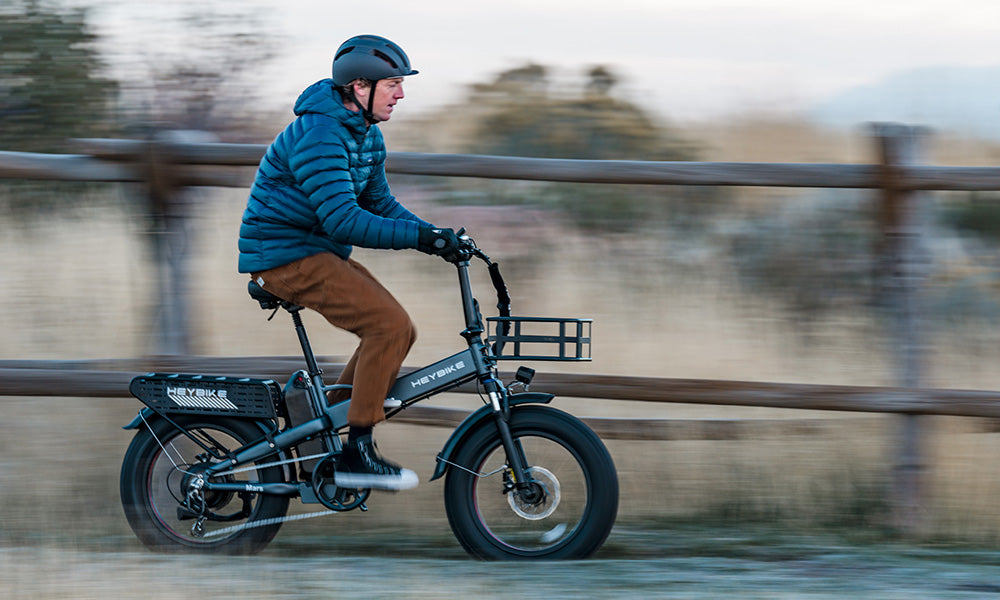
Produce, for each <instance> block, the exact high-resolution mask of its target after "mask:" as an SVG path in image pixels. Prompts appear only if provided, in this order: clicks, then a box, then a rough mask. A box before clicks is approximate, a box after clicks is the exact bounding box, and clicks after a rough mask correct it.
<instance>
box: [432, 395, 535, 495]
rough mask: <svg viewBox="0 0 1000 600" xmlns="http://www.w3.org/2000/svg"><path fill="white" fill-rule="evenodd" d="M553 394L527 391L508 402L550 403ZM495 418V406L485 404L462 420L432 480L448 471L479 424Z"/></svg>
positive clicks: (510, 398)
mask: <svg viewBox="0 0 1000 600" xmlns="http://www.w3.org/2000/svg"><path fill="white" fill-rule="evenodd" d="M554 397H555V396H553V395H552V394H540V393H535V392H525V393H523V394H514V395H512V396H509V397H508V398H507V403H508V404H509V405H510V406H516V405H518V404H528V403H534V404H548V403H549V402H551V401H552V398H554ZM492 419H493V407H491V406H484V407H482V408H480V409H479V410H477V411H476V412H474V413H472V414H471V415H469V416H468V417H466V418H465V420H464V421H462V422H461V423H460V424H459V425H458V427H456V428H455V431H453V432H452V433H451V437H449V438H448V441H447V442H445V444H444V448H443V449H442V450H441V452H438V455H437V465H436V466H435V467H434V475H432V476H431V479H430V480H431V481H434V480H435V479H438V478H440V477H442V476H443V475H444V474H445V473H447V472H448V468H449V467H450V466H451V465H450V464H449V462H451V461H452V457H453V456H454V455H455V452H456V451H457V450H458V448H460V447H461V446H462V444H463V443H464V442H465V439H466V438H467V437H469V436H470V435H471V434H472V432H473V431H475V430H476V429H478V428H479V426H480V425H481V424H482V423H484V422H486V421H489V420H492Z"/></svg>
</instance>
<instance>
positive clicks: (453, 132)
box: [0, 0, 1000, 552]
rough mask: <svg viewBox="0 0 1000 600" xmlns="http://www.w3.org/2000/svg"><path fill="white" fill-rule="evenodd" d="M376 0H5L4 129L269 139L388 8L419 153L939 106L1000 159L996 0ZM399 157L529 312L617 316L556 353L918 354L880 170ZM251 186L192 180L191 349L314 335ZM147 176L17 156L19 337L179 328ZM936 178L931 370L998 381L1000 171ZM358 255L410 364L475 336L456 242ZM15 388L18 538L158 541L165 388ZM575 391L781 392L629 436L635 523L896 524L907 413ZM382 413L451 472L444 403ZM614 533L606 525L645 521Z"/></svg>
mask: <svg viewBox="0 0 1000 600" xmlns="http://www.w3.org/2000/svg"><path fill="white" fill-rule="evenodd" d="M362 8H363V7H362V6H360V5H358V3H348V2H313V1H304V0H303V1H294V0H291V1H284V2H277V1H273V0H248V1H241V2H237V1H222V0H220V1H216V2H212V3H205V2H193V1H187V0H178V1H176V2H171V3H145V2H132V1H125V0H117V1H116V0H93V1H89V2H88V1H83V0H62V1H60V0H7V1H6V2H5V3H4V5H3V6H2V7H0V150H5V151H22V152H50V153H67V152H68V153H72V152H78V151H79V147H78V146H77V145H75V142H73V141H72V140H74V139H77V138H97V137H104V138H147V137H149V136H150V135H153V134H156V133H157V132H164V131H188V132H199V133H198V134H197V135H196V136H194V138H191V139H212V140H218V141H226V142H248V143H249V142H252V143H267V142H269V141H270V140H271V139H272V138H273V136H274V135H275V134H276V133H277V132H278V131H280V130H281V129H282V128H283V127H284V125H285V124H286V123H287V122H288V121H289V120H290V119H291V118H292V115H291V106H292V104H293V102H294V100H295V98H296V97H297V95H298V93H299V92H300V91H301V90H302V89H304V88H305V87H307V86H308V85H309V84H311V83H312V82H313V81H315V80H317V79H321V78H324V77H327V76H328V71H329V64H330V59H331V57H332V53H333V50H334V49H335V48H336V47H337V45H339V43H340V42H341V41H343V40H344V39H346V38H347V37H349V36H351V35H354V34H357V33H367V32H371V33H378V34H380V35H385V36H387V37H389V38H391V39H393V40H394V41H397V42H398V43H400V44H401V45H402V46H403V47H404V48H405V49H406V51H407V52H408V54H409V56H410V58H411V61H412V62H413V64H414V66H415V67H416V68H417V69H419V70H420V74H419V75H418V76H415V77H411V78H409V79H407V80H406V83H405V86H406V88H405V89H406V94H407V96H406V98H405V99H404V100H403V101H402V102H401V103H400V105H399V106H398V107H397V110H396V111H395V113H394V115H393V118H392V121H391V122H390V123H386V124H384V125H383V126H382V131H383V133H384V135H385V137H386V140H387V144H388V147H389V150H390V151H413V152H434V153H468V154H496V155H508V156H523V157H549V158H586V159H625V160H665V161H669V160H684V161H740V162H790V163H792V162H794V163H871V162H875V161H876V160H877V157H876V156H875V154H876V147H875V145H874V143H873V141H872V140H871V139H870V137H869V134H868V131H869V130H868V129H867V128H866V126H865V125H864V124H865V123H866V122H870V121H882V120H896V121H904V122H908V123H913V124H919V125H925V126H929V127H930V128H931V131H932V133H931V135H930V136H929V137H928V138H927V140H926V152H925V154H926V157H925V159H926V161H927V163H928V164H936V165H963V166H995V165H996V164H997V163H998V161H1000V125H998V123H1000V119H997V116H998V112H1000V84H998V82H1000V77H998V75H1000V63H997V59H996V55H997V54H996V50H997V47H996V39H997V37H996V34H997V32H996V27H995V24H996V23H998V22H1000V4H997V3H995V2H991V1H987V0H983V1H980V2H974V1H969V2H963V3H962V7H961V10H957V9H956V8H955V7H952V6H942V5H941V3H937V2H912V1H911V2H905V3H904V2H880V3H876V4H874V5H873V4H872V3H869V2H853V1H844V0H841V1H838V2H827V1H825V0H824V1H821V2H810V3H808V4H801V3H791V2H789V3H785V2H763V3H762V2H739V1H737V2H732V1H730V2H716V1H714V0H712V1H704V0H700V1H698V2H693V1H692V2H687V1H680V0H676V1H675V0H672V1H664V0H658V1H653V0H622V1H620V2H617V3H615V6H614V7H609V6H607V5H606V4H605V3H596V2H573V3H570V2H560V1H555V0H552V1H549V2H543V3H538V2H534V3H527V2H521V1H520V0H512V1H510V2H505V3H503V5H502V6H500V5H496V4H495V3H467V2H454V1H451V0H426V1H424V2H412V3H411V2H401V1H400V2H395V1H389V2H382V3H379V5H378V7H377V10H374V9H373V10H362ZM190 135H193V134H189V136H190ZM390 183H391V185H392V187H393V191H394V193H395V194H396V196H397V197H398V198H399V199H400V200H401V201H402V202H403V203H404V204H405V205H406V206H407V207H409V208H410V209H411V210H413V211H414V212H416V213H418V214H420V215H421V216H423V217H424V218H425V219H427V220H429V221H432V222H434V223H437V224H440V225H445V226H453V227H460V226H464V227H466V228H467V229H468V230H469V232H470V233H471V234H472V235H473V237H475V238H476V240H477V241H478V242H479V244H480V246H481V247H483V248H484V249H486V251H487V252H488V253H489V254H490V255H491V256H492V257H493V258H494V259H497V260H498V261H499V262H500V263H501V264H502V265H503V267H504V272H505V276H506V278H507V281H508V286H509V287H510V290H511V293H512V296H513V297H514V307H515V312H516V313H519V314H523V315H533V316H564V317H592V318H594V319H595V325H594V345H593V356H594V360H593V362H591V363H588V364H584V365H582V366H581V365H562V364H557V365H555V366H554V367H549V366H547V365H541V366H539V368H540V369H547V370H551V371H559V372H574V371H575V372H586V373H594V374H597V373H604V374H616V375H631V376H650V377H679V378H704V379H722V380H744V381H769V382H789V383H792V382H794V383H823V384H843V385H889V386H891V385H896V384H897V380H896V375H895V371H894V366H893V364H892V362H893V358H892V348H891V344H892V343H893V342H892V339H890V337H889V335H888V332H887V327H886V316H887V315H886V307H885V306H884V304H883V303H882V302H881V299H880V290H879V282H878V281H877V280H876V278H875V275H876V273H877V268H876V267H877V265H876V264H875V263H876V254H875V251H874V248H875V247H876V246H877V244H878V237H879V235H880V232H879V230H878V228H877V225H876V222H875V218H874V210H875V200H876V192H874V191H869V190H818V189H776V188H714V187H680V186H638V185H634V186H627V185H583V184H555V183H544V182H519V181H490V180H485V179H459V178H442V177H417V176H399V175H390ZM245 195H246V189H239V188H231V189H226V188H198V189H191V190H189V191H187V192H185V204H184V206H185V217H186V218H185V220H184V226H183V229H182V230H181V233H180V235H181V236H182V237H181V239H180V241H179V242H178V241H177V240H174V241H173V242H172V244H173V245H171V246H169V247H170V248H174V249H176V248H177V247H178V246H177V244H178V243H179V244H181V245H182V246H183V247H184V248H185V249H186V251H187V252H188V253H189V254H190V256H191V257H192V261H191V264H190V272H189V276H188V278H187V288H188V289H187V291H186V297H187V300H188V302H187V306H188V307H189V311H190V315H191V318H192V319H193V322H194V323H195V325H196V326H195V332H196V336H195V337H194V339H193V340H191V342H190V347H189V348H187V350H188V352H189V353H191V354H200V355H214V356H240V355H248V356H265V355H294V354H296V353H297V352H298V347H297V343H296V340H295V337H294V335H293V334H292V331H291V329H290V327H287V326H286V324H284V323H281V322H278V320H275V321H273V322H270V323H268V322H266V321H265V320H264V317H265V316H266V315H264V314H263V313H262V312H261V311H260V310H259V309H258V308H257V307H256V305H255V304H254V303H252V302H251V301H250V300H249V299H248V298H246V297H245V291H244V290H245V276H243V275H240V274H238V273H237V272H236V252H237V251H236V239H237V231H238V227H239V221H240V216H241V213H242V209H243V205H244V202H245ZM146 196H147V195H146V193H145V190H144V189H143V188H142V187H141V186H139V185H125V184H94V183H51V182H39V181H19V180H12V179H10V180H0V207H2V214H3V218H2V220H0V280H2V282H3V283H2V284H0V289H2V290H3V292H4V294H3V296H4V310H2V311H0V331H2V332H3V335H2V336H0V359H39V360H62V359H98V358H130V357H141V356H148V355H154V354H157V353H160V352H161V351H162V345H160V344H159V342H158V336H160V335H162V324H163V322H164V321H163V315H162V314H160V312H159V311H160V310H161V304H160V302H159V298H157V297H156V293H157V290H158V285H159V278H160V277H161V275H160V274H159V273H158V272H157V269H156V257H157V256H158V253H162V252H164V246H163V244H162V241H158V240H160V236H161V234H163V231H164V227H165V225H164V223H163V222H162V219H161V218H159V217H162V215H159V214H158V213H157V212H156V211H155V210H154V208H155V207H152V206H150V205H149V203H148V202H146ZM932 198H933V202H932V203H931V205H930V217H931V218H930V223H929V225H928V227H927V230H926V233H927V243H928V248H929V253H928V258H927V261H928V268H929V271H928V273H929V274H928V278H927V281H926V285H925V286H924V288H923V290H922V300H923V306H924V313H923V315H922V320H921V327H922V328H923V330H924V332H925V336H926V341H927V357H926V358H927V360H926V364H925V370H924V382H925V384H926V385H927V386H931V387H949V388H971V389H986V390H995V389H1000V374H998V373H997V372H996V370H995V369H994V368H993V366H994V365H995V364H996V363H997V359H998V358H1000V356H998V355H1000V352H998V344H997V341H998V340H1000V330H998V327H997V325H998V321H1000V261H998V256H1000V253H998V252H997V250H998V245H1000V205H998V203H997V200H1000V193H971V192H949V193H935V194H933V195H932ZM176 234H177V232H176V231H174V232H173V233H172V235H176ZM356 256H357V257H359V258H360V260H362V261H363V262H364V263H365V264H366V265H369V266H370V268H372V270H373V271H374V272H375V274H376V275H377V276H378V277H379V278H380V279H381V280H382V281H383V282H384V283H385V284H386V285H387V287H389V288H390V289H391V290H392V291H393V292H394V293H395V294H396V295H397V296H398V297H399V298H400V300H401V301H402V302H403V304H404V306H406V307H407V308H408V310H409V311H410V312H411V315H412V316H413V317H414V320H415V322H416V323H417V326H418V329H419V331H420V339H419V341H418V343H417V346H416V347H415V348H414V351H413V353H412V354H411V356H410V359H409V360H408V361H407V364H408V365H413V366H416V365H419V364H423V363H426V362H428V361H431V360H435V359H437V358H440V357H441V356H444V355H446V354H449V353H452V352H454V351H457V349H459V348H460V347H461V343H462V342H461V340H460V338H459V337H458V335H457V332H458V331H459V330H460V329H461V327H462V325H461V316H460V312H459V310H458V307H459V299H458V297H457V291H456V289H454V282H453V277H454V276H453V274H452V273H451V272H450V268H451V267H449V266H448V265H447V264H445V263H443V262H440V261H434V260H430V259H428V258H427V257H424V256H422V255H419V254H418V253H392V252H373V251H365V250H359V251H357V254H356ZM480 283H481V284H482V285H487V284H486V280H485V279H481V280H480ZM482 289H483V294H484V299H485V300H486V301H484V305H490V304H491V302H489V301H488V300H489V297H488V296H489V292H488V287H484V288H482ZM307 325H312V328H311V330H310V337H311V339H312V341H313V344H314V347H315V348H316V349H317V351H318V353H320V354H323V355H328V356H343V355H347V354H350V352H351V351H352V350H353V347H354V340H353V339H351V338H350V337H349V336H345V335H343V334H341V333H339V332H336V331H333V330H332V328H330V327H328V326H327V325H326V324H325V323H323V322H321V321H319V320H317V319H315V318H312V319H307ZM535 366H538V365H535ZM539 391H544V390H539ZM470 398H471V397H461V396H455V397H453V398H446V399H444V400H442V402H445V403H449V402H450V403H453V404H454V405H455V406H469V407H470V408H471V407H472V406H470V403H472V402H478V401H477V400H470ZM0 402H2V405H3V414H4V416H5V419H3V421H2V422H0V482H2V487H0V541H2V542H3V543H4V544H7V545H12V546H16V545H21V544H29V543H33V542H36V541H46V540H48V541H53V542H54V543H55V544H56V545H61V546H66V545H69V546H74V547H75V545H80V546H81V547H90V546H91V545H94V544H97V545H98V546H119V545H123V546H125V547H127V548H133V549H137V548H138V542H136V541H135V540H134V539H133V538H132V537H131V535H130V533H129V532H128V530H127V526H126V525H125V522H124V519H123V518H122V515H121V511H120V507H119V505H118V498H117V487H116V486H117V475H118V473H117V470H118V466H119V464H120V462H119V461H120V459H121V456H122V455H123V453H124V450H125V448H126V446H127V444H128V441H129V438H130V435H129V434H128V433H127V432H124V431H121V430H120V428H119V427H120V425H123V424H124V423H125V422H127V421H128V420H130V419H131V417H132V415H134V413H135V411H136V410H137V408H138V402H137V401H130V400H126V399H88V398H45V397H42V398H12V397H5V398H2V399H0ZM557 402H558V405H559V406H560V407H562V408H566V409H567V410H569V411H571V412H573V413H574V414H577V415H581V416H606V417H631V418H659V419H677V420H680V421H686V420H693V421H698V420H708V419H727V420H739V421H745V422H746V423H748V424H750V425H751V426H753V424H756V426H753V427H752V431H753V432H754V435H753V436H749V437H741V438H740V439H730V440H710V439H692V440H684V441H658V442H650V441H646V442H643V441H634V442H633V441H611V442H609V448H610V449H611V451H612V454H613V456H614V458H615V460H616V463H617V464H618V467H619V470H620V475H621V480H622V506H621V512H620V516H619V523H620V526H619V527H620V529H619V530H617V531H619V532H621V535H624V532H625V531H626V529H627V528H629V527H636V528H643V527H650V526H656V527H662V528H664V529H667V530H669V528H671V527H676V526H678V525H679V524H685V525H689V524H690V523H704V524H719V523H722V524H725V525H726V526H731V525H734V524H735V525H747V524H766V525H768V526H776V527H778V528H779V529H784V530H793V529H795V530H797V529H804V530H807V531H829V530H835V531H849V532H854V533H861V534H870V535H877V534H878V532H879V531H880V530H881V527H882V526H883V525H884V517H885V511H886V487H887V484H888V481H889V478H890V474H891V473H890V471H891V469H892V468H893V460H894V458H895V457H894V452H895V450H894V448H895V446H896V441H895V436H896V435H897V433H898V431H897V428H898V422H897V420H896V419H897V418H896V417H892V416H881V415H875V414H860V413H835V414H831V413H821V412H806V411H794V410H777V409H755V408H734V407H711V406H688V405H667V404H650V403H628V402H619V401H606V400H605V401H602V400H579V399H577V400H574V399H559V400H558V401H557ZM431 403H432V404H440V403H439V402H438V401H437V399H435V400H434V401H433V402H431ZM817 419H819V420H822V422H823V425H822V427H821V428H820V429H818V430H817V429H809V430H808V434H804V433H803V430H802V429H801V428H796V427H795V426H794V425H795V424H796V423H799V422H802V421H804V420H808V421H809V422H814V420H817ZM782 422H787V425H782ZM932 423H933V425H932V427H931V430H930V431H931V434H932V435H930V436H929V437H928V442H927V443H928V447H927V448H926V451H927V453H928V458H927V462H928V465H929V467H930V471H929V473H928V487H929V494H928V498H929V502H928V505H927V506H926V507H925V509H926V516H927V527H928V529H927V531H926V533H927V535H928V536H929V538H931V539H937V540H948V541H960V542H963V543H976V544H979V543H987V544H989V543H995V541H996V540H997V538H998V537H1000V504H998V503H997V502H996V498H997V497H998V495H1000V474H998V473H997V470H996V468H995V463H996V459H997V458H998V457H1000V439H998V438H1000V433H997V431H998V430H1000V425H998V423H996V422H993V421H988V420H983V419H967V418H935V419H934V420H933V422H932ZM385 427H386V428H387V431H388V430H390V429H391V430H392V431H393V433H391V434H389V433H387V434H384V435H382V436H381V437H380V443H381V444H382V445H383V448H384V450H385V452H386V454H387V455H389V456H410V457H412V459H411V461H412V463H413V464H410V465H408V466H411V467H412V468H415V469H417V470H418V472H419V473H420V474H421V476H422V478H424V479H426V477H427V476H428V475H429V474H430V471H431V467H432V465H433V456H434V455H435V454H436V452H437V451H438V450H439V449H440V447H441V444H442V443H443V441H444V440H445V439H446V436H447V434H448V431H447V430H439V429H429V428H416V427H410V426H403V425H386V426H385ZM749 430H751V429H748V431H749ZM39 467H41V469H40V468H39ZM39 470H41V471H42V472H44V473H45V476H44V477H39V476H38V474H39ZM440 494H441V492H440V490H439V489H438V488H437V487H436V486H435V485H434V484H430V485H425V486H422V487H421V488H420V489H419V490H418V491H417V492H415V493H414V494H413V495H406V496H405V497H403V496H402V495H400V496H398V497H397V496H388V497H384V498H383V497H379V498H378V499H377V502H375V501H373V502H372V503H371V504H372V505H373V510H372V511H371V512H370V513H368V514H365V515H353V514H352V515H343V518H342V517H340V516H338V517H337V519H332V520H329V521H327V520H319V521H315V522H309V524H308V525H301V524H290V525H289V526H288V527H287V528H286V529H285V530H283V531H282V533H281V534H279V536H278V539H277V540H276V544H277V547H278V550H276V551H278V552H280V551H282V548H284V551H288V550H289V548H295V546H294V543H295V542H294V540H300V539H311V538H315V537H316V536H337V535H342V534H344V532H346V531H350V530H351V528H358V527H368V528H372V529H373V530H378V528H380V527H382V528H384V529H385V530H386V531H390V532H395V531H398V530H400V529H406V528H410V529H413V530H417V531H420V532H421V534H422V535H431V536H438V537H440V538H441V540H442V541H440V543H441V544H443V545H446V546H447V545H449V544H450V545H451V546H455V543H454V542H453V541H450V540H449V532H448V531H447V524H446V521H445V518H444V511H443V506H442V505H441V498H440ZM376 504H377V506H376ZM333 521H336V523H334V522H333ZM345 523H347V525H345ZM428 531H431V532H433V533H427V532H428ZM615 535H616V534H612V539H611V540H609V547H610V548H612V549H613V550H616V551H621V550H622V548H621V546H620V545H619V546H615V539H616V538H615ZM283 539H284V540H285V541H284V542H282V540H283ZM282 543H285V544H286V546H281V544H282ZM449 547H450V546H449Z"/></svg>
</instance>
